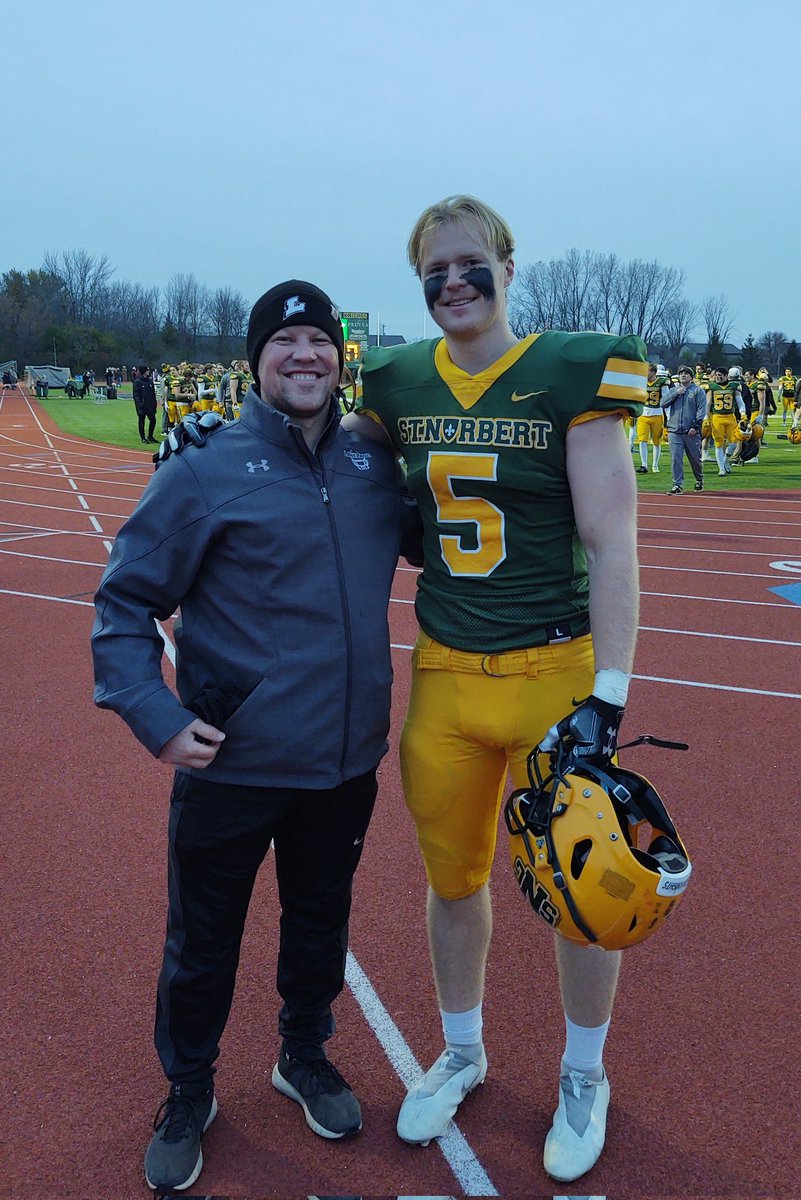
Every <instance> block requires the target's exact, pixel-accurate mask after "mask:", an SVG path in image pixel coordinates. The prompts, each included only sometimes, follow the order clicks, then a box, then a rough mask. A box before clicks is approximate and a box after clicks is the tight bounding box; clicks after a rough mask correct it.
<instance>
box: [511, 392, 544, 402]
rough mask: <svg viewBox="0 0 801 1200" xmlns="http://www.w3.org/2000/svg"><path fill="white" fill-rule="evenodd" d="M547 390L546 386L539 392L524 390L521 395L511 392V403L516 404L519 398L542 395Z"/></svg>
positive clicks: (525, 398) (527, 398) (526, 398)
mask: <svg viewBox="0 0 801 1200" xmlns="http://www.w3.org/2000/svg"><path fill="white" fill-rule="evenodd" d="M547 391H548V389H547V388H542V390H541V391H539V392H525V393H524V394H523V395H522V396H518V394H517V392H512V404H517V403H518V401H520V400H530V399H531V397H532V396H544V395H545V394H546V392H547Z"/></svg>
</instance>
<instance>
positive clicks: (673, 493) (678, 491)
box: [667, 483, 684, 496]
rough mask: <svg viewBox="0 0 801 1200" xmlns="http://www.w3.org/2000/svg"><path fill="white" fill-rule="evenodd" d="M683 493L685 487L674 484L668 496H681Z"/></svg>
mask: <svg viewBox="0 0 801 1200" xmlns="http://www.w3.org/2000/svg"><path fill="white" fill-rule="evenodd" d="M683 491H684V488H683V487H680V486H679V485H678V484H677V483H674V484H673V487H672V488H671V489H670V491H669V492H668V493H667V494H668V496H680V495H681V494H682V492H683Z"/></svg>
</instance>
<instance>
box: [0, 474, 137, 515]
mask: <svg viewBox="0 0 801 1200" xmlns="http://www.w3.org/2000/svg"><path fill="white" fill-rule="evenodd" d="M67 482H70V481H69V480H68V481H67ZM76 492H77V498H78V503H79V504H80V505H81V507H82V508H83V509H88V508H89V505H88V504H87V502H86V500H85V499H84V497H83V494H82V493H81V492H78V491H77V488H76ZM61 495H62V496H63V495H64V493H63V492H62V493H61ZM102 499H104V500H107V499H108V497H107V496H103V497H102ZM122 503H123V504H124V503H125V501H124V500H123V501H122ZM4 505H14V507H15V508H44V509H46V510H47V512H63V513H74V512H76V509H74V508H65V507H64V505H63V504H37V503H35V502H26V501H25V500H3V499H0V507H2V506H4ZM130 515H131V514H130V513H109V512H102V513H101V514H100V516H101V517H111V518H112V519H114V520H117V521H125V520H126V519H127V518H128V517H129V516H130Z"/></svg>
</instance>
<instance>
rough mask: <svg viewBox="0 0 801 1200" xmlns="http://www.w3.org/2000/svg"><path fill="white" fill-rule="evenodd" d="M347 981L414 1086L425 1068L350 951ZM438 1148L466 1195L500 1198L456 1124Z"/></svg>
mask: <svg viewBox="0 0 801 1200" xmlns="http://www.w3.org/2000/svg"><path fill="white" fill-rule="evenodd" d="M345 979H346V980H347V983H348V986H349V987H350V990H351V991H352V992H353V995H354V996H355V998H356V1000H357V1002H358V1005H359V1007H360V1008H361V1010H362V1012H363V1013H364V1016H365V1018H366V1020H367V1023H368V1025H369V1026H370V1028H371V1029H372V1031H373V1033H374V1034H375V1036H376V1038H377V1039H378V1042H379V1044H380V1045H381V1047H382V1049H383V1050H384V1053H385V1054H386V1056H387V1058H388V1059H389V1061H390V1063H391V1064H392V1067H393V1068H394V1070H395V1074H396V1075H397V1076H398V1078H399V1079H400V1080H401V1082H402V1083H403V1084H404V1086H405V1087H407V1088H409V1087H411V1086H412V1084H414V1083H417V1081H418V1080H419V1079H421V1078H422V1076H423V1068H422V1067H421V1066H420V1064H419V1062H418V1061H417V1059H416V1058H415V1056H414V1054H413V1053H412V1051H411V1050H410V1048H409V1045H408V1043H407V1041H406V1039H405V1038H404V1036H403V1034H402V1033H401V1031H400V1030H399V1029H398V1027H397V1025H396V1024H395V1022H394V1021H393V1020H392V1017H391V1016H390V1015H389V1013H388V1012H387V1010H386V1008H385V1007H384V1005H383V1004H382V1003H381V1000H380V999H379V997H378V994H377V993H376V990H375V988H374V987H373V985H372V984H371V982H370V980H369V979H368V978H367V976H366V975H365V973H364V971H363V970H362V968H361V967H360V966H359V964H358V962H357V961H356V959H355V957H354V955H353V953H352V952H351V951H350V950H349V951H348V956H347V960H346V963H345ZM437 1145H438V1146H439V1149H440V1150H441V1151H442V1153H443V1155H444V1156H445V1159H446V1161H447V1163H448V1166H449V1167H450V1168H451V1170H452V1171H453V1173H454V1175H455V1176H456V1179H457V1182H458V1183H459V1186H460V1187H461V1188H462V1191H463V1192H464V1194H465V1196H497V1195H498V1192H497V1191H496V1190H495V1188H494V1187H493V1186H492V1183H491V1182H490V1178H489V1176H488V1175H487V1173H486V1171H485V1170H484V1168H483V1167H482V1165H481V1163H480V1162H479V1160H478V1158H477V1157H476V1155H475V1154H474V1153H473V1151H472V1150H471V1148H470V1145H469V1143H468V1141H467V1139H466V1137H465V1136H464V1134H463V1133H462V1132H461V1131H460V1130H459V1129H458V1128H457V1126H456V1123H455V1122H454V1121H451V1123H450V1125H449V1126H448V1129H447V1132H446V1133H445V1134H444V1136H443V1137H441V1138H437Z"/></svg>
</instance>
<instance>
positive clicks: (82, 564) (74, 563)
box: [0, 538, 106, 571]
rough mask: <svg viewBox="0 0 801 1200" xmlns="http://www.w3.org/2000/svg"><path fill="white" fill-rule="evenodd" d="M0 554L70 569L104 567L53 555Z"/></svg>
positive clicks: (12, 552) (82, 560)
mask: <svg viewBox="0 0 801 1200" xmlns="http://www.w3.org/2000/svg"><path fill="white" fill-rule="evenodd" d="M0 541H2V538H0ZM0 554H7V555H9V557H11V558H32V559H34V561H35V562H53V563H67V564H68V565H69V566H71V567H97V569H98V570H99V571H102V570H103V568H104V567H105V565H106V564H105V563H96V562H87V561H86V560H85V559H83V558H57V557H56V556H55V555H54V554H26V553H25V552H24V551H23V550H0Z"/></svg>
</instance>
